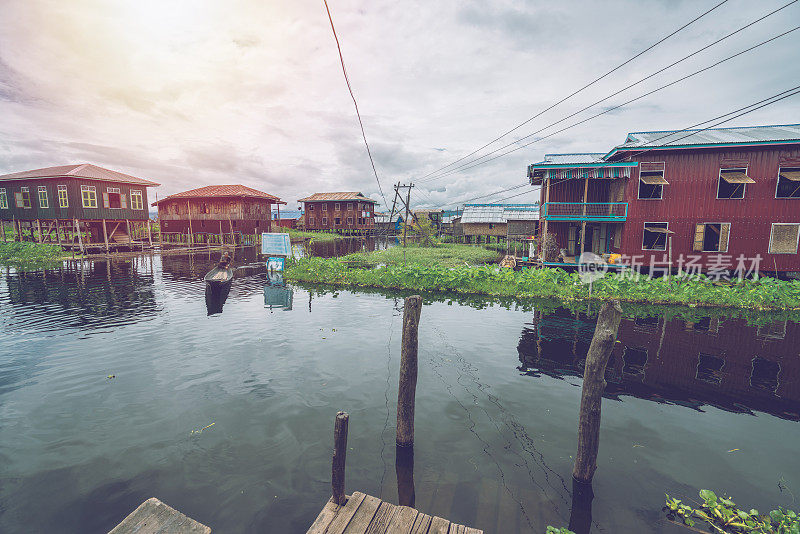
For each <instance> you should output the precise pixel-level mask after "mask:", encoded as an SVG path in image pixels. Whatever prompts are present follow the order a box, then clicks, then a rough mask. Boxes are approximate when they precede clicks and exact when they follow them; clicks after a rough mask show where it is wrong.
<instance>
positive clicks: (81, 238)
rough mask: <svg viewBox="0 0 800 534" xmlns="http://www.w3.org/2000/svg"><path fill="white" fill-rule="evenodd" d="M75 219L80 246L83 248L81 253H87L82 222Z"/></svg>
mask: <svg viewBox="0 0 800 534" xmlns="http://www.w3.org/2000/svg"><path fill="white" fill-rule="evenodd" d="M74 221H75V233H77V234H78V246H79V247H80V248H81V254H82V255H85V254H86V251H85V250H84V248H83V234H81V223H80V222H78V219H74Z"/></svg>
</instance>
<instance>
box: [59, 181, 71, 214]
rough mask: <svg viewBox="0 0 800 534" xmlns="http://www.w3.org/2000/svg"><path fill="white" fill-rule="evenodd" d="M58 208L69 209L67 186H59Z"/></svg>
mask: <svg viewBox="0 0 800 534" xmlns="http://www.w3.org/2000/svg"><path fill="white" fill-rule="evenodd" d="M58 207H59V208H68V207H69V196H67V186H66V185H59V186H58Z"/></svg>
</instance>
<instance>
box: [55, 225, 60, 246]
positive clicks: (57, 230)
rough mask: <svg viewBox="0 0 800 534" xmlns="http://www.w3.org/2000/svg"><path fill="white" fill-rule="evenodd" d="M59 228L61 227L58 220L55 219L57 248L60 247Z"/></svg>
mask: <svg viewBox="0 0 800 534" xmlns="http://www.w3.org/2000/svg"><path fill="white" fill-rule="evenodd" d="M60 226H61V225H60V224H59V223H58V219H56V240H57V241H58V246H59V247H60V246H61V232H60V231H59V229H60Z"/></svg>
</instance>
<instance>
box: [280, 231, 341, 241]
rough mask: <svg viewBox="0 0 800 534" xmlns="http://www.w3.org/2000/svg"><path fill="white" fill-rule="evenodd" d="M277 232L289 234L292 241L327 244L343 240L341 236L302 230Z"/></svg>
mask: <svg viewBox="0 0 800 534" xmlns="http://www.w3.org/2000/svg"><path fill="white" fill-rule="evenodd" d="M278 231H279V232H282V233H284V234H289V237H291V238H292V239H294V240H301V239H311V240H312V241H318V242H320V243H326V242H327V243H329V242H332V241H336V240H337V239H342V238H343V236H340V235H339V234H334V233H332V232H306V231H303V230H295V229H294V228H281V229H280V230H278Z"/></svg>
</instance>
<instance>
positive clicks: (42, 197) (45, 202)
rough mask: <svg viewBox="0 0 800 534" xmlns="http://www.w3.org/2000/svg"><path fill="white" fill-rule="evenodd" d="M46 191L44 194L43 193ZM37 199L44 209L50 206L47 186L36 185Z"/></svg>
mask: <svg viewBox="0 0 800 534" xmlns="http://www.w3.org/2000/svg"><path fill="white" fill-rule="evenodd" d="M42 193H44V194H42ZM36 199H37V200H38V201H39V207H40V208H42V209H49V208H50V198H49V197H48V196H47V186H46V185H39V186H36Z"/></svg>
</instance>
